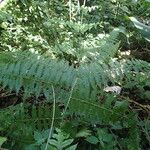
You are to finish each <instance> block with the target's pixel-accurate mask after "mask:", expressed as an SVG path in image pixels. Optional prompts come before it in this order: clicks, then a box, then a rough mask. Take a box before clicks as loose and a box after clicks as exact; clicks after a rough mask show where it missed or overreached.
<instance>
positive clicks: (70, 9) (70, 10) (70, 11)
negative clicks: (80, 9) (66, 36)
mask: <svg viewBox="0 0 150 150" xmlns="http://www.w3.org/2000/svg"><path fill="white" fill-rule="evenodd" d="M71 13H72V7H71V0H69V17H70V21H71Z"/></svg>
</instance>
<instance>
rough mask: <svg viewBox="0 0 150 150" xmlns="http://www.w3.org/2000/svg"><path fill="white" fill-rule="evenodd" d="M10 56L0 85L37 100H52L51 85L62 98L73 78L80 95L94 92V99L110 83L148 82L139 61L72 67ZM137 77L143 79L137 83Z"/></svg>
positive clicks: (0, 69) (146, 68)
mask: <svg viewBox="0 0 150 150" xmlns="http://www.w3.org/2000/svg"><path fill="white" fill-rule="evenodd" d="M10 55H12V58H10ZM10 55H8V59H9V60H10V61H8V62H6V61H2V62H0V84H2V86H3V87H6V86H8V87H9V88H10V90H15V91H16V92H17V93H18V92H19V90H21V89H22V88H23V90H24V93H25V97H28V96H30V95H35V96H36V97H37V98H38V97H39V96H40V94H44V95H45V97H46V98H47V99H48V100H52V98H51V97H52V96H51V95H52V90H51V86H52V85H53V86H55V87H56V89H57V90H56V92H57V93H56V95H57V94H58V95H60V96H63V95H62V93H63V94H64V96H65V94H67V93H68V92H69V90H70V88H71V86H72V83H73V82H74V81H75V80H76V79H78V82H77V85H76V87H75V89H77V90H76V91H77V92H78V94H80V95H82V96H84V95H87V96H89V95H90V94H91V93H92V92H94V91H95V94H93V95H95V96H96V91H97V87H100V88H101V89H103V88H104V87H105V86H107V85H108V84H110V83H111V84H113V85H114V84H126V83H130V82H132V81H135V80H137V83H140V82H143V81H145V80H148V79H149V74H148V73H149V72H150V65H149V63H147V62H145V61H140V60H122V61H120V62H119V61H113V60H112V61H110V62H109V63H107V64H105V63H102V62H94V63H91V64H83V65H81V66H80V67H78V68H74V67H73V66H69V64H68V63H67V62H65V61H57V60H50V59H48V58H44V57H43V56H39V55H35V54H22V53H18V54H17V53H10ZM4 56H5V57H4ZM0 57H1V58H4V59H6V58H7V55H5V53H4V54H3V53H1V55H0ZM8 59H6V60H8ZM138 76H141V78H142V80H138V78H137V77H138ZM124 78H125V80H124ZM61 91H63V92H61ZM64 91H66V92H64ZM83 93H85V94H83ZM66 96H67V95H66ZM87 96H86V97H87Z"/></svg>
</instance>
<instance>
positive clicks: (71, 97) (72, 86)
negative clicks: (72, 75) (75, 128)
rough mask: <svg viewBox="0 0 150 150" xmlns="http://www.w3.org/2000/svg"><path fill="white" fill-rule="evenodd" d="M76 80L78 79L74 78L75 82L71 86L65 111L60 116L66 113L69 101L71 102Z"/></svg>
mask: <svg viewBox="0 0 150 150" xmlns="http://www.w3.org/2000/svg"><path fill="white" fill-rule="evenodd" d="M77 80H78V79H77V78H76V80H75V82H74V83H73V85H72V88H71V92H70V96H69V99H68V101H67V104H66V107H65V109H64V112H63V114H62V116H64V115H65V113H66V111H67V108H68V106H69V103H70V100H71V98H72V93H73V89H74V88H75V85H76V84H77ZM62 118H63V117H62Z"/></svg>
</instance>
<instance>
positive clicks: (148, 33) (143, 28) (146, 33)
mask: <svg viewBox="0 0 150 150" xmlns="http://www.w3.org/2000/svg"><path fill="white" fill-rule="evenodd" d="M129 19H130V20H131V21H132V22H133V23H134V26H135V27H136V28H137V29H139V30H140V34H141V35H142V36H143V37H144V38H145V39H146V40H147V41H149V42H150V27H149V26H147V25H145V24H143V23H141V22H139V21H138V20H137V19H136V18H135V17H129Z"/></svg>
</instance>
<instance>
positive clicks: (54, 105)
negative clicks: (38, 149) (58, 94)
mask: <svg viewBox="0 0 150 150" xmlns="http://www.w3.org/2000/svg"><path fill="white" fill-rule="evenodd" d="M52 91H53V99H54V102H53V116H52V122H51V128H50V131H49V135H48V139H47V143H46V146H45V149H44V150H47V148H48V143H49V140H50V138H51V135H52V130H53V126H54V119H55V107H56V98H55V91H54V87H53V86H52Z"/></svg>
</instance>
